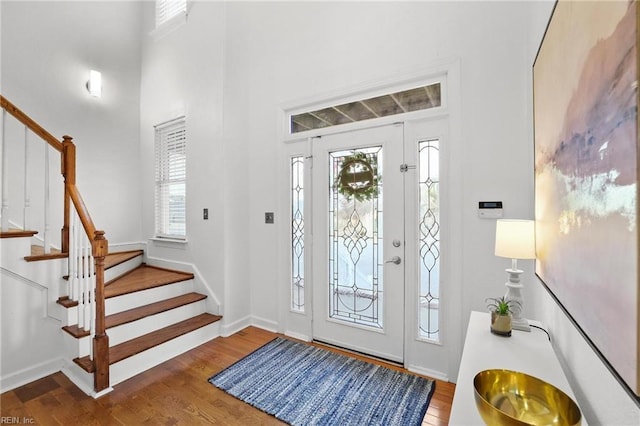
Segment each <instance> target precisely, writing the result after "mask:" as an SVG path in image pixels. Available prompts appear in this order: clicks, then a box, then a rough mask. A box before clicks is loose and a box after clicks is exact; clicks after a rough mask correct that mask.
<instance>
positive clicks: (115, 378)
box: [0, 95, 221, 397]
mask: <svg viewBox="0 0 640 426" xmlns="http://www.w3.org/2000/svg"><path fill="white" fill-rule="evenodd" d="M0 101H1V103H2V110H3V111H2V113H3V115H2V129H3V131H2V137H3V138H2V177H3V187H2V210H1V212H2V214H1V216H2V217H1V224H2V226H1V227H0V241H1V242H2V250H0V253H2V264H1V265H0V267H1V269H2V271H3V274H4V273H7V274H10V276H11V277H14V278H16V280H18V281H22V282H24V283H26V284H29V285H31V286H32V287H34V286H35V287H36V288H38V289H40V291H42V289H45V291H46V293H47V295H48V296H47V301H45V303H44V308H45V310H46V311H47V314H46V317H48V318H52V319H54V320H59V321H60V323H61V324H62V330H64V332H61V333H60V334H61V336H62V337H61V338H62V339H63V340H64V342H63V344H62V345H61V347H62V348H63V352H64V354H62V356H63V359H64V362H63V364H64V366H63V367H62V371H63V373H64V374H65V375H67V376H68V377H69V378H70V379H71V380H72V381H73V382H74V383H75V384H76V385H77V386H78V387H80V388H81V389H82V390H83V391H84V392H85V393H87V394H89V395H92V396H94V397H98V396H101V395H103V394H105V393H107V392H109V391H110V390H111V389H112V386H114V385H116V384H118V383H120V382H122V381H124V380H126V379H128V378H130V377H132V376H134V375H136V374H139V373H141V372H143V371H145V370H147V369H149V368H151V367H153V366H155V365H157V364H160V363H162V362H164V361H166V360H168V359H170V358H172V357H174V356H176V355H179V354H181V353H184V352H186V351H188V350H190V349H192V348H194V347H196V346H199V345H201V344H203V343H205V342H206V341H208V340H211V339H213V338H215V337H218V336H219V335H220V325H219V320H220V319H221V317H220V316H219V315H214V314H211V313H209V312H211V311H213V312H217V311H218V310H219V308H220V307H219V303H217V302H216V301H215V297H213V300H209V301H208V299H210V298H208V296H214V295H213V294H212V293H211V292H210V291H209V289H208V288H207V286H206V285H204V284H203V283H202V280H199V279H198V277H196V276H194V273H192V272H186V271H181V270H173V269H168V268H166V267H160V266H154V265H152V264H149V263H148V260H149V259H147V258H146V255H145V252H144V251H143V250H139V249H135V250H128V251H122V252H113V253H111V252H110V251H109V245H108V241H107V240H106V238H105V237H104V234H105V233H104V232H103V231H100V230H96V228H95V226H94V225H93V222H92V220H91V217H90V216H89V213H88V210H87V208H86V206H85V205H84V202H83V200H82V197H81V196H80V192H79V190H78V188H77V186H76V182H75V145H74V144H73V142H72V140H71V137H69V136H64V137H63V140H62V141H61V142H60V141H58V140H57V139H55V138H54V137H53V136H52V135H51V134H49V133H48V132H47V131H46V130H44V129H43V128H42V127H41V126H40V125H38V124H37V123H35V122H34V121H33V120H32V119H31V118H29V117H28V116H26V114H24V113H23V112H22V111H20V110H19V109H17V108H16V107H15V106H14V105H13V104H11V103H10V102H9V101H8V100H7V99H6V98H4V97H2V96H1V95H0ZM8 114H10V115H12V116H13V117H14V118H15V119H16V121H17V122H19V123H22V124H23V125H24V135H25V136H24V145H25V146H26V142H27V133H28V132H32V133H33V134H35V135H36V136H38V137H39V138H41V140H43V141H44V142H45V146H47V148H48V149H50V150H51V151H54V155H56V154H57V153H59V154H60V157H61V174H62V176H63V178H64V191H63V192H64V199H63V200H59V201H61V202H59V203H58V204H59V206H60V209H63V210H64V211H63V214H62V218H63V223H62V227H61V228H62V229H61V233H60V235H61V236H60V242H59V246H58V247H56V246H55V244H54V243H52V242H51V240H52V237H51V236H50V232H49V228H50V225H49V222H48V219H47V211H48V210H49V209H51V207H50V202H49V199H48V197H45V202H44V204H42V205H43V206H44V211H45V222H44V225H43V230H44V234H45V235H44V236H43V237H42V238H39V235H38V234H39V233H40V231H30V230H29V228H28V227H27V225H26V223H27V221H29V214H30V212H29V211H30V210H31V208H32V207H33V206H32V202H31V197H29V196H28V194H27V189H26V188H27V187H28V185H27V183H26V176H27V175H28V173H27V172H26V170H28V165H27V164H26V162H25V164H24V170H25V173H24V175H25V183H24V184H23V185H24V186H25V191H24V193H25V195H24V209H23V210H24V213H22V212H20V213H17V214H16V213H14V212H13V211H12V209H11V208H10V206H11V203H10V200H9V198H8V197H7V194H9V192H10V191H8V180H9V178H10V177H11V178H13V177H14V176H11V175H8V174H7V171H8V170H9V169H10V167H8V165H9V164H10V160H9V158H8V153H10V152H11V151H12V150H13V149H14V148H11V149H9V148H8V147H7V141H6V140H5V133H6V129H7V125H6V116H7V115H8ZM55 151H57V153H56V152H55ZM25 152H26V148H25ZM47 155H48V154H47ZM47 158H48V157H47ZM47 162H48V160H47ZM46 175H48V173H46ZM46 179H47V181H46V185H48V178H46ZM48 192H49V190H48V189H47V190H46V193H48ZM21 216H23V217H21ZM20 219H22V220H23V223H22V224H21V225H20V224H18V225H17V226H16V222H19V221H20ZM10 225H11V226H10ZM138 246H144V245H143V244H138ZM19 256H24V257H19ZM165 261H169V263H170V260H167V259H163V260H162V262H163V263H164V262H165ZM152 263H153V262H152ZM194 269H195V268H194ZM3 303H4V302H3ZM50 311H51V312H50ZM208 311H209V312H208Z"/></svg>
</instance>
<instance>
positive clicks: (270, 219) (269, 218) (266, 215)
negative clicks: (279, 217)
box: [264, 212, 274, 223]
mask: <svg viewBox="0 0 640 426" xmlns="http://www.w3.org/2000/svg"><path fill="white" fill-rule="evenodd" d="M273 219H274V217H273V212H265V213H264V223H273Z"/></svg>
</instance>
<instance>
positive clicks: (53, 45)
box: [1, 1, 140, 242]
mask: <svg viewBox="0 0 640 426" xmlns="http://www.w3.org/2000/svg"><path fill="white" fill-rule="evenodd" d="M1 7H2V49H1V51H2V71H1V79H2V94H3V95H4V96H5V97H7V98H8V99H9V100H10V101H11V102H13V103H14V104H15V105H16V106H17V107H18V108H20V109H22V110H23V111H24V112H25V113H27V114H28V115H30V116H31V117H32V118H33V119H34V120H36V121H37V122H38V123H39V124H40V125H42V126H43V127H44V128H45V129H47V130H48V131H49V132H50V133H51V134H53V135H54V136H56V137H60V138H61V137H62V135H65V134H68V135H71V136H73V138H74V141H75V143H76V146H77V184H78V187H79V189H80V192H81V193H82V196H83V198H84V201H85V204H86V205H87V207H88V209H89V212H90V213H91V216H92V218H93V221H94V223H95V225H96V227H97V228H98V229H102V230H104V231H105V232H106V238H107V239H109V240H110V241H112V242H115V241H118V242H122V241H132V240H133V241H138V240H139V239H140V217H139V215H138V214H135V215H131V214H130V212H131V209H135V210H136V211H138V210H139V209H140V174H139V172H138V163H139V151H138V134H139V130H138V129H139V99H140V97H139V87H140V73H139V69H140V40H139V30H138V27H139V20H140V4H139V3H135V2H117V3H113V2H59V3H58V2H13V1H3V2H2V5H1ZM90 69H96V70H98V71H100V72H102V78H103V86H104V90H103V96H102V98H100V99H96V98H92V97H91V96H89V94H88V93H87V90H86V88H85V83H86V82H87V80H88V75H89V70H90ZM53 164H54V165H55V167H56V168H57V169H58V170H59V165H58V162H54V163H53ZM52 173H53V171H52Z"/></svg>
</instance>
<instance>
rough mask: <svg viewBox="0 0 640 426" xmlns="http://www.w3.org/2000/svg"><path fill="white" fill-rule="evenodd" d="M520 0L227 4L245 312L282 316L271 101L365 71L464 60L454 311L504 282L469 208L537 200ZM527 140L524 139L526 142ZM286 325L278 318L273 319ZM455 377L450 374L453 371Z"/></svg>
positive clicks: (511, 206)
mask: <svg viewBox="0 0 640 426" xmlns="http://www.w3.org/2000/svg"><path fill="white" fill-rule="evenodd" d="M527 12H528V6H527V5H526V4H522V3H504V2H470V3H458V2H451V3H447V2H413V3H397V2H387V3H385V2H381V3H377V2H376V3H359V2H353V3H351V2H347V3H337V2H336V3H325V2H320V3H302V2H294V3H232V4H230V5H228V13H227V27H228V31H227V34H228V40H229V42H228V49H229V54H228V57H227V61H228V62H227V69H236V70H239V72H238V73H237V74H235V73H234V74H230V75H228V76H227V78H226V80H225V84H231V85H234V86H238V87H244V88H245V92H246V93H247V96H246V97H245V99H244V102H242V103H241V102H240V101H238V103H237V104H236V105H233V106H231V105H230V108H228V109H225V114H227V115H233V116H242V117H243V118H244V121H245V123H246V125H245V126H244V127H243V128H230V129H227V128H225V135H229V134H230V133H233V134H234V135H235V134H238V135H241V137H239V139H240V138H241V139H243V140H244V143H245V144H247V145H248V147H249V148H248V149H249V156H248V166H249V168H248V172H249V179H250V186H249V196H248V199H249V200H250V205H249V214H250V220H249V224H248V228H247V232H248V235H249V236H250V239H251V245H250V247H249V250H250V265H251V266H250V268H249V270H250V271H251V272H250V274H251V275H250V282H251V300H252V305H251V306H252V307H251V312H252V315H253V316H254V317H255V318H257V319H258V320H259V321H260V322H261V323H265V324H268V323H274V322H276V321H277V320H278V310H279V309H287V307H286V306H279V305H278V304H277V303H275V301H276V299H275V297H276V294H277V293H278V288H279V286H280V285H281V284H282V283H280V282H278V280H277V276H278V275H277V272H278V268H279V267H286V263H287V258H286V255H287V254H286V253H278V252H277V251H274V250H273V242H274V241H276V238H277V234H276V230H277V229H278V228H277V227H274V226H272V225H266V224H264V219H263V213H264V212H265V211H275V213H276V215H275V219H276V222H278V221H282V220H287V217H288V216H287V212H286V211H283V210H278V205H277V198H278V197H277V191H278V189H277V185H276V182H277V174H278V170H277V167H276V165H277V164H278V152H279V149H280V146H281V143H282V142H281V141H280V140H278V126H279V125H281V123H279V122H278V120H279V116H278V108H279V107H280V106H281V105H282V104H283V103H288V102H290V101H294V100H303V99H307V98H311V97H317V96H322V94H323V93H335V92H336V91H338V90H340V89H344V90H347V91H348V90H350V89H352V88H354V87H359V86H360V85H362V84H363V82H371V81H377V80H386V79H389V78H391V77H393V76H398V78H401V76H402V75H403V73H404V74H406V73H412V72H414V71H417V70H420V69H424V68H428V67H430V66H432V65H433V64H434V63H436V62H440V61H442V60H445V59H454V60H459V61H460V70H461V81H460V84H461V99H462V104H461V105H459V106H458V108H460V109H461V113H462V117H461V122H462V128H461V129H456V131H457V132H458V133H460V134H461V135H462V140H461V141H460V143H461V145H462V155H461V156H460V157H459V158H453V159H452V161H453V162H454V163H455V166H454V167H455V168H456V169H459V170H461V172H462V173H463V176H462V181H463V185H464V189H463V193H462V197H461V198H462V203H461V204H460V205H458V206H456V207H457V208H459V209H460V210H461V211H462V223H460V224H455V225H454V226H456V227H458V228H459V227H461V228H462V229H463V247H464V248H463V249H462V250H461V252H462V253H463V254H462V257H461V258H459V259H454V260H453V264H456V265H459V266H460V267H461V268H463V271H464V272H463V274H462V277H463V294H464V296H463V300H462V306H461V309H460V310H461V312H464V313H465V314H464V316H465V318H464V319H463V320H462V324H463V328H462V329H461V330H460V339H462V338H463V334H464V329H466V321H467V318H468V312H470V310H472V309H478V310H484V309H485V304H484V299H485V298H486V297H487V296H494V295H498V294H502V293H503V292H504V286H503V283H504V281H505V280H506V274H505V273H504V272H503V269H504V268H506V267H507V265H506V263H505V262H503V261H501V260H499V259H497V258H495V257H494V256H493V254H492V253H493V234H494V229H495V222H494V221H490V220H481V219H478V217H477V202H478V201H479V200H495V199H497V200H502V201H504V202H505V213H506V215H507V216H508V217H527V216H528V217H531V216H532V212H533V200H532V198H533V197H532V188H533V185H532V173H531V170H528V169H527V167H528V166H530V165H532V147H529V146H528V145H527V143H528V142H527V141H528V139H527V133H526V131H525V130H526V126H527V123H528V120H529V116H528V115H527V112H528V110H527V107H526V101H527V100H526V91H525V87H526V84H527V80H526V78H527V69H528V67H529V63H528V58H527V56H526V52H524V51H523V49H522V45H523V43H524V42H525V41H526V38H527V26H528V19H529V18H528V17H527ZM523 146H525V147H526V148H525V149H523ZM523 165H525V166H523ZM280 326H282V324H280ZM453 377H455V374H454V376H453Z"/></svg>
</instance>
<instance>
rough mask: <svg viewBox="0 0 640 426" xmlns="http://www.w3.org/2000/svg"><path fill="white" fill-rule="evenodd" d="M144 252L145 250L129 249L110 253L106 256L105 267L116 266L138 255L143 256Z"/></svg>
mask: <svg viewBox="0 0 640 426" xmlns="http://www.w3.org/2000/svg"><path fill="white" fill-rule="evenodd" d="M143 253H144V251H143V250H129V251H119V252H114V253H109V254H108V255H107V256H106V257H105V258H104V268H105V269H109V268H113V267H114V266H118V265H120V264H121V263H124V262H126V261H127V260H130V259H133V258H135V257H138V256H142V254H143Z"/></svg>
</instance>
